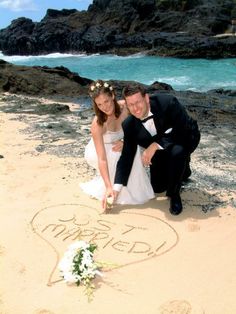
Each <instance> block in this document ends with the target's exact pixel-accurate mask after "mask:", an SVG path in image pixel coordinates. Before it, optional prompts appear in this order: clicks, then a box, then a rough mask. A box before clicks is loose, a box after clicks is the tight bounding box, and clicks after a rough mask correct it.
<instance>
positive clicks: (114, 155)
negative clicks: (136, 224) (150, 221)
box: [80, 129, 155, 204]
mask: <svg viewBox="0 0 236 314" xmlns="http://www.w3.org/2000/svg"><path fill="white" fill-rule="evenodd" d="M122 138H123V130H122V129H121V130H120V131H117V132H111V131H107V132H106V133H105V134H104V135H103V139H104V144H105V149H106V154H107V161H108V168H109V174H110V179H111V182H114V177H115V172H116V164H117V162H118V160H119V157H120V154H121V153H120V152H114V151H113V150H112V143H114V142H116V141H118V140H120V139H122ZM84 157H85V159H86V161H87V163H88V164H89V165H90V166H92V167H93V168H95V169H97V172H98V175H97V176H96V177H95V178H94V179H92V180H91V181H88V182H85V183H81V184H80V187H81V189H82V190H83V191H84V192H85V193H87V194H89V195H90V196H92V197H94V198H96V199H99V200H101V199H102V197H103V195H104V193H105V190H106V189H105V185H104V182H103V179H102V177H101V176H100V175H99V171H98V160H97V154H96V149H95V145H94V142H93V139H91V140H90V141H89V143H88V144H87V145H86V147H85V155H84ZM154 197H155V195H154V192H153V189H152V186H151V183H150V180H149V177H148V174H147V173H146V170H145V168H144V166H143V164H142V161H141V151H140V147H139V146H138V149H137V152H136V155H135V158H134V162H133V167H132V170H131V173H130V176H129V180H128V184H127V186H126V187H122V189H121V191H120V193H119V195H118V198H117V200H116V203H117V204H143V203H145V202H147V201H148V200H150V199H152V198H154Z"/></svg>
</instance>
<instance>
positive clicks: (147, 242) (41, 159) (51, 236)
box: [0, 95, 236, 314]
mask: <svg viewBox="0 0 236 314" xmlns="http://www.w3.org/2000/svg"><path fill="white" fill-rule="evenodd" d="M16 101H19V99H18V100H17V99H16ZM24 101H25V100H24ZM10 106H13V105H12V104H11V103H10V101H9V103H7V97H6V95H2V96H1V100H0V111H1V112H0V141H1V145H0V147H1V150H0V155H1V159H0V167H1V171H0V181H1V191H0V194H1V205H0V206H1V209H0V211H1V228H0V257H1V259H0V261H1V262H0V263H1V266H0V268H1V281H0V313H1V314H22V313H24V314H74V313H80V314H84V313H86V314H87V313H97V314H102V313H103V314H108V313H119V314H134V313H135V314H144V313H148V314H167V313H175V314H234V313H236V299H235V291H236V267H235V265H236V241H235V238H236V227H235V224H236V210H235V207H236V203H235V199H236V192H235V181H236V165H235V159H234V155H233V150H234V148H235V138H234V137H235V133H233V130H234V131H235V127H234V125H233V123H232V124H228V123H224V122H223V120H222V117H221V116H220V114H218V122H219V121H220V123H219V124H217V123H215V126H214V127H213V126H212V125H210V124H207V122H206V121H204V120H202V121H200V122H199V123H200V126H201V130H202V139H201V143H200V145H199V147H198V149H197V150H196V152H194V154H193V157H192V177H191V181H190V182H188V183H187V184H186V185H185V186H184V187H183V190H182V198H183V206H184V210H183V213H182V214H181V215H179V216H177V217H175V216H171V215H170V213H169V210H168V207H169V201H168V199H167V198H166V197H165V194H164V193H163V194H157V195H156V198H155V199H153V200H151V201H150V202H148V203H146V204H144V205H140V206H115V207H114V208H113V209H112V211H111V212H110V213H109V214H103V213H102V211H101V204H100V202H99V201H97V200H95V199H91V198H89V196H87V195H85V194H84V193H83V192H82V191H81V190H80V188H79V183H80V182H85V181H86V180H89V179H90V178H91V177H92V176H93V174H94V172H93V170H92V169H90V168H89V167H88V166H87V164H86V162H85V160H84V159H83V149H84V146H85V144H86V143H87V141H88V139H89V136H90V135H89V125H90V122H91V117H92V114H91V113H90V114H87V113H86V112H85V113H84V114H81V115H75V114H74V115H73V114H69V115H57V116H56V117H55V116H53V115H46V114H45V115H36V114H34V113H29V112H24V111H23V110H22V111H21V112H15V113H14V112H7V110H5V109H4V110H3V108H6V107H9V108H10ZM75 107H76V105H75V104H73V103H72V104H70V109H71V112H73V109H74V108H75ZM233 134H234V136H233ZM79 237H80V238H82V239H84V240H86V241H93V242H95V243H97V245H98V250H97V251H96V254H95V256H96V258H97V259H98V260H103V261H107V262H109V263H112V264H114V265H116V267H114V268H113V269H104V272H103V277H98V278H96V279H95V285H96V289H95V292H94V298H93V301H92V302H90V303H88V301H87V298H86V296H85V294H84V288H83V286H79V287H77V286H68V285H67V284H66V283H65V282H64V281H62V280H61V277H60V274H59V271H58V269H57V265H58V262H59V260H60V259H61V257H62V255H63V253H64V252H65V250H66V249H67V247H68V245H69V244H71V243H72V242H74V241H76V240H77V239H78V238H79Z"/></svg>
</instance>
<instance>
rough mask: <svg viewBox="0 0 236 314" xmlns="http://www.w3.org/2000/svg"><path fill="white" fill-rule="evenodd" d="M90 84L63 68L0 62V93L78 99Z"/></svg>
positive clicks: (88, 80)
mask: <svg viewBox="0 0 236 314" xmlns="http://www.w3.org/2000/svg"><path fill="white" fill-rule="evenodd" d="M90 82H91V80H90V79H87V78H83V77H81V76H79V75H78V74H76V73H72V72H70V71H69V70H68V69H67V68H64V67H55V68H49V67H40V66H35V67H27V66H18V65H13V64H11V63H8V62H5V61H3V60H0V91H3V92H10V93H16V94H27V95H40V96H42V97H43V96H49V95H50V96H53V95H55V96H56V95H63V96H70V97H73V96H74V97H78V96H80V95H85V94H87V86H88V84H89V83H90Z"/></svg>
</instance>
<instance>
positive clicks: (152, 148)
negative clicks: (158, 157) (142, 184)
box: [142, 142, 160, 166]
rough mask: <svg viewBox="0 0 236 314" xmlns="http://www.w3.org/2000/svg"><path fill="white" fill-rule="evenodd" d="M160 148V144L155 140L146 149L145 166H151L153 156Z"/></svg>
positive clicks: (143, 157) (143, 154) (143, 156)
mask: <svg viewBox="0 0 236 314" xmlns="http://www.w3.org/2000/svg"><path fill="white" fill-rule="evenodd" d="M158 149H160V146H159V144H157V143H156V142H154V143H152V144H151V145H149V146H148V148H147V149H145V150H144V152H143V153H142V162H143V165H144V166H149V165H151V164H152V161H151V160H152V157H153V156H154V154H155V152H156V151H157V150H158Z"/></svg>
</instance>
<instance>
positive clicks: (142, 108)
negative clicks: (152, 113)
mask: <svg viewBox="0 0 236 314" xmlns="http://www.w3.org/2000/svg"><path fill="white" fill-rule="evenodd" d="M125 100H126V104H127V107H128V109H129V111H130V113H131V114H132V115H133V116H135V117H136V118H138V119H143V118H145V117H146V116H147V115H148V112H149V109H150V103H149V96H148V94H145V96H142V94H141V93H140V92H138V93H136V94H134V95H131V96H127V97H126V99H125Z"/></svg>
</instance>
